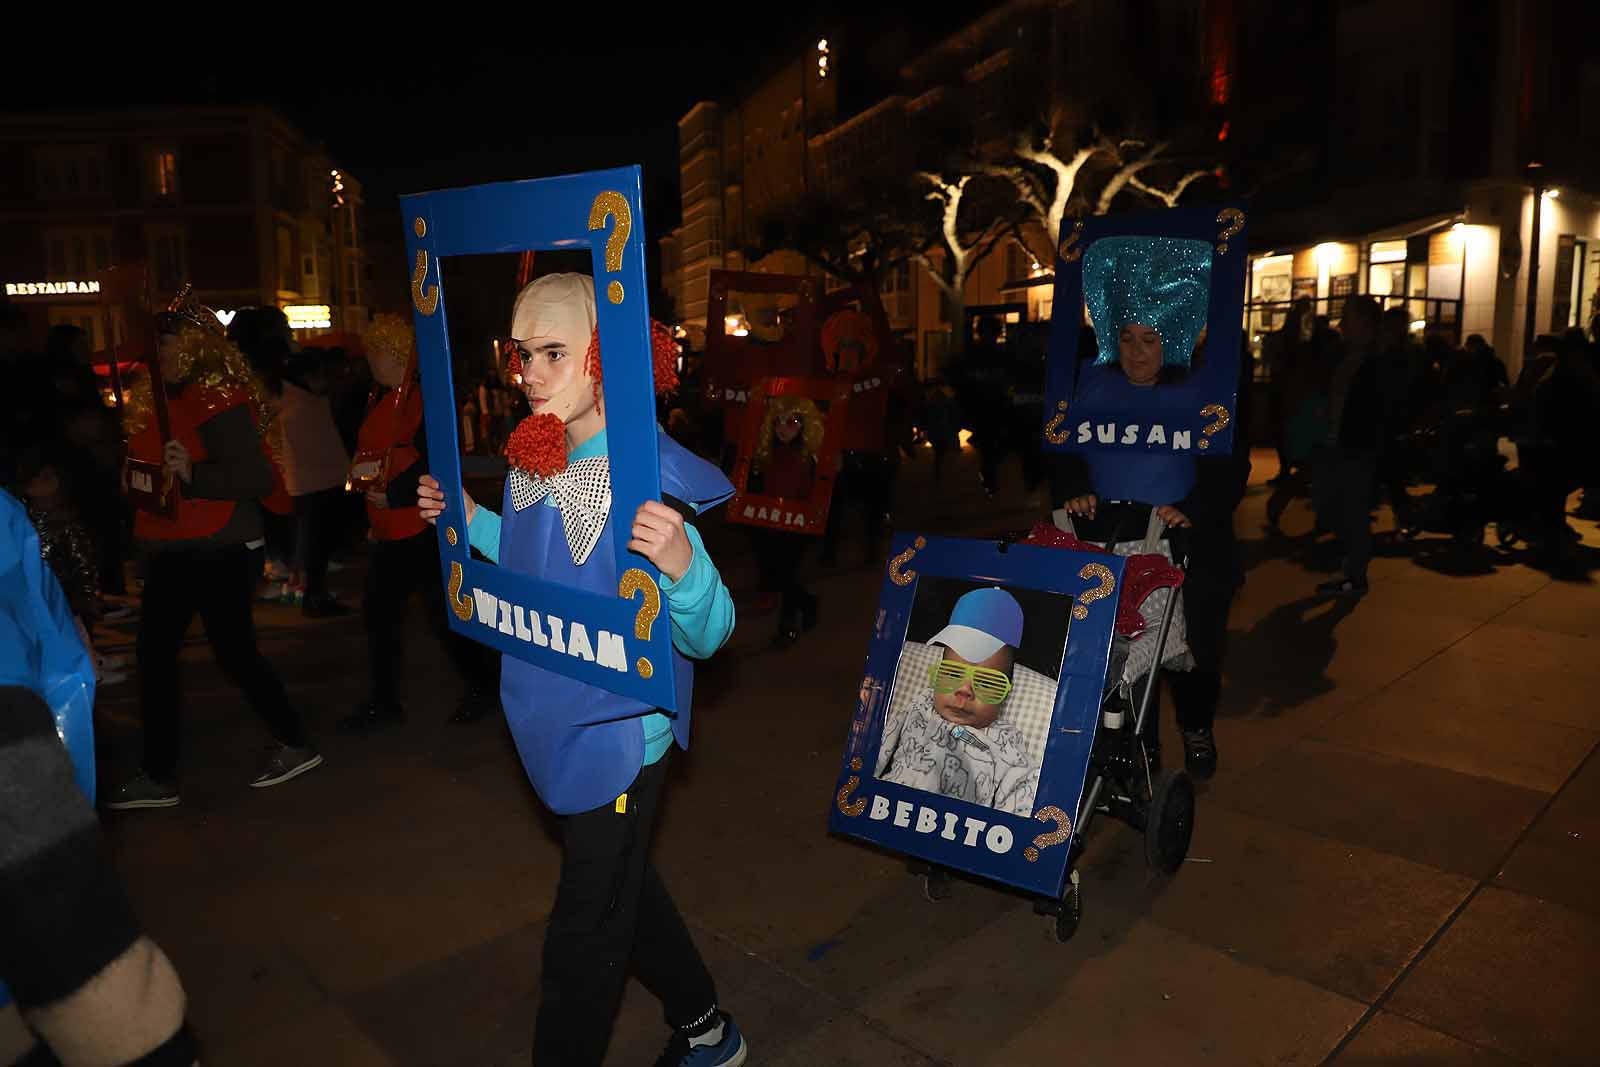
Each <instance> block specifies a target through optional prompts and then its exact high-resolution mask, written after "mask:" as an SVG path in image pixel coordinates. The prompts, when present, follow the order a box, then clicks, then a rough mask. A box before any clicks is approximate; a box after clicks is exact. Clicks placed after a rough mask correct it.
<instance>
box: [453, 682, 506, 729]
mask: <svg viewBox="0 0 1600 1067" xmlns="http://www.w3.org/2000/svg"><path fill="white" fill-rule="evenodd" d="M498 710H500V694H498V693H496V692H493V691H492V690H488V689H469V690H467V691H466V692H465V693H463V694H461V702H460V703H459V704H457V705H456V710H455V711H453V712H451V713H450V721H451V722H453V723H456V724H457V725H461V724H465V723H469V722H477V721H478V720H479V719H481V718H483V717H484V716H485V715H488V714H489V713H490V712H491V711H498Z"/></svg>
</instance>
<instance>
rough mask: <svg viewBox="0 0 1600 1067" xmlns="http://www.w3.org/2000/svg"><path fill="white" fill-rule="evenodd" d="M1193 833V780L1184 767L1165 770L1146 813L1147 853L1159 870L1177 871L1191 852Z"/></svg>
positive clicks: (1151, 866)
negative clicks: (1175, 769)
mask: <svg viewBox="0 0 1600 1067" xmlns="http://www.w3.org/2000/svg"><path fill="white" fill-rule="evenodd" d="M1193 834H1194V782H1193V781H1191V780H1190V778H1189V775H1188V774H1187V773H1186V772H1184V771H1164V772H1162V774H1161V777H1159V778H1157V779H1156V782H1155V792H1154V794H1153V795H1152V796H1151V798H1150V810H1149V812H1148V813H1146V816H1145V826H1144V855H1145V859H1146V861H1148V862H1149V864H1150V869H1151V870H1153V871H1155V872H1156V873H1157V874H1176V873H1177V871H1178V868H1179V867H1181V866H1182V865H1183V860H1184V857H1185V856H1187V855H1188V854H1189V838H1190V837H1192V836H1193Z"/></svg>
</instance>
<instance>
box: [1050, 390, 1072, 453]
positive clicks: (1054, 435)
mask: <svg viewBox="0 0 1600 1067" xmlns="http://www.w3.org/2000/svg"><path fill="white" fill-rule="evenodd" d="M1066 421H1067V402H1066V401H1065V400H1058V401H1057V402H1056V413H1055V414H1054V415H1052V416H1050V421H1049V422H1047V423H1045V424H1044V439H1045V440H1046V441H1049V442H1050V443H1051V444H1053V445H1064V444H1066V443H1067V438H1069V437H1071V436H1072V431H1070V430H1063V429H1062V428H1061V424H1062V423H1063V422H1066Z"/></svg>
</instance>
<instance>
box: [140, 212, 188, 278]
mask: <svg viewBox="0 0 1600 1067" xmlns="http://www.w3.org/2000/svg"><path fill="white" fill-rule="evenodd" d="M146 239H147V241H148V242H149V246H150V266H151V271H152V273H153V274H154V275H155V284H156V290H157V292H168V293H170V292H176V291H177V290H178V289H179V288H180V287H181V286H182V285H183V283H184V282H185V281H187V280H188V275H189V262H188V256H187V255H186V253H185V248H184V239H183V230H182V229H181V228H179V227H175V226H153V227H151V228H150V230H149V232H148V236H147V238H146Z"/></svg>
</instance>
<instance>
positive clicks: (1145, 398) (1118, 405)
mask: <svg viewBox="0 0 1600 1067" xmlns="http://www.w3.org/2000/svg"><path fill="white" fill-rule="evenodd" d="M1083 374H1084V376H1085V381H1084V384H1083V387H1082V388H1081V389H1080V390H1079V397H1080V399H1081V400H1085V401H1092V402H1093V403H1094V406H1095V407H1097V408H1101V407H1103V408H1108V409H1111V410H1118V411H1138V410H1144V411H1151V412H1152V413H1153V412H1154V407H1153V405H1152V403H1151V401H1152V400H1153V397H1152V396H1151V393H1152V392H1153V391H1155V390H1157V389H1160V388H1161V387H1160V386H1159V385H1145V386H1140V385H1134V384H1133V383H1132V382H1130V381H1128V379H1127V376H1126V375H1124V374H1123V373H1122V370H1121V368H1119V367H1113V366H1103V367H1085V368H1084V369H1083ZM1083 459H1084V463H1085V464H1086V465H1087V466H1088V468H1089V483H1090V485H1091V486H1093V488H1094V493H1095V495H1096V496H1098V497H1099V498H1100V499H1101V500H1134V501H1137V502H1139V503H1141V504H1150V505H1153V506H1156V507H1159V506H1161V505H1163V504H1176V503H1178V502H1179V501H1181V500H1183V499H1185V498H1186V497H1188V495H1189V493H1190V491H1191V490H1193V489H1194V482H1195V458H1194V455H1193V453H1190V452H1167V451H1150V452H1146V451H1142V450H1140V449H1137V448H1129V449H1088V450H1086V451H1085V452H1084V453H1083Z"/></svg>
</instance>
